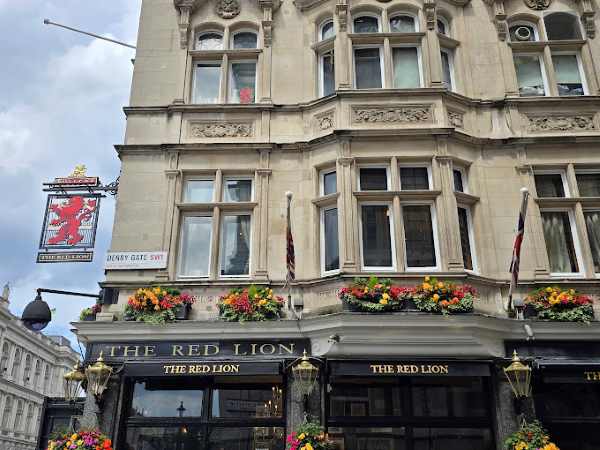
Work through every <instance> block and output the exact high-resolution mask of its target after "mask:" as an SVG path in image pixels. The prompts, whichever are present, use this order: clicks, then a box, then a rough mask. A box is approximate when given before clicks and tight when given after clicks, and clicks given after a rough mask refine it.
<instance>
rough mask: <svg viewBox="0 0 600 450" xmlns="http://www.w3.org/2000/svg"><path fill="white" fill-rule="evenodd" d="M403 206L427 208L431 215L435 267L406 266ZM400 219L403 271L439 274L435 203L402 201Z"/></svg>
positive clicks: (439, 263)
mask: <svg viewBox="0 0 600 450" xmlns="http://www.w3.org/2000/svg"><path fill="white" fill-rule="evenodd" d="M405 206H429V213H430V214H431V229H432V234H433V250H434V253H435V254H434V256H435V263H436V265H435V266H429V267H410V266H409V265H408V253H407V251H406V229H405V227H404V211H403V210H404V207H405ZM400 217H401V218H402V235H403V236H404V242H403V245H402V246H403V251H404V270H405V271H406V272H439V271H440V270H441V267H442V262H441V261H440V242H439V241H440V240H439V237H438V221H437V211H436V207H435V201H433V200H430V201H422V200H414V201H403V202H401V203H400Z"/></svg>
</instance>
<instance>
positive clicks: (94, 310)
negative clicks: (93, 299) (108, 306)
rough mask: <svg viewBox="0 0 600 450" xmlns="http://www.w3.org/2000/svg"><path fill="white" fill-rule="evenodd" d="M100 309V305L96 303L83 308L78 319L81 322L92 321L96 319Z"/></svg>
mask: <svg viewBox="0 0 600 450" xmlns="http://www.w3.org/2000/svg"><path fill="white" fill-rule="evenodd" d="M101 311H102V306H101V305H99V304H98V303H96V304H95V305H94V306H92V307H91V308H85V309H83V310H82V311H81V313H79V320H80V321H82V322H93V321H95V320H96V314H98V313H99V312H101Z"/></svg>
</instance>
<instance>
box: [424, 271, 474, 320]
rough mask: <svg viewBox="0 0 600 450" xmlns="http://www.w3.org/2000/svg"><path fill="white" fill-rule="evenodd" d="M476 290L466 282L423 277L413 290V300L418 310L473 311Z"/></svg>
mask: <svg viewBox="0 0 600 450" xmlns="http://www.w3.org/2000/svg"><path fill="white" fill-rule="evenodd" d="M476 298H477V291H476V290H475V288H473V287H472V286H469V285H468V284H462V285H461V284H454V283H450V282H448V281H438V279H437V278H435V277H425V279H424V280H423V283H421V284H419V285H418V286H417V287H416V288H415V291H414V297H413V299H414V302H415V305H416V306H417V309H418V310H419V311H424V312H431V313H441V314H456V313H469V312H473V302H474V301H475V299H476Z"/></svg>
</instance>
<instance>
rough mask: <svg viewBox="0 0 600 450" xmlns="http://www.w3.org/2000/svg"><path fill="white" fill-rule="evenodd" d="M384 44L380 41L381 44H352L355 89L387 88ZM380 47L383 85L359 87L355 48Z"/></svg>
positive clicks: (380, 67) (380, 68)
mask: <svg viewBox="0 0 600 450" xmlns="http://www.w3.org/2000/svg"><path fill="white" fill-rule="evenodd" d="M383 47H384V45H383V43H379V44H357V45H352V81H353V86H354V89H356V90H361V91H362V90H367V89H386V84H385V62H384V58H385V52H384V49H383ZM375 48H376V49H378V50H379V70H380V78H381V87H378V88H377V87H375V88H359V87H358V85H357V82H356V52H355V50H362V49H375Z"/></svg>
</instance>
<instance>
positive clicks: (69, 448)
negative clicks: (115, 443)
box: [46, 430, 112, 450]
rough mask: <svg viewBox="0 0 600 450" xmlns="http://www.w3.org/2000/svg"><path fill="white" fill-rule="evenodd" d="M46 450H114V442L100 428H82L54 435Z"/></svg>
mask: <svg viewBox="0 0 600 450" xmlns="http://www.w3.org/2000/svg"><path fill="white" fill-rule="evenodd" d="M46 450H112V442H111V440H110V439H109V438H108V437H107V436H105V435H104V434H102V433H101V432H100V431H98V430H85V431H84V430H81V431H78V432H73V433H60V434H58V435H56V436H54V437H53V438H52V439H51V440H49V441H48V447H46Z"/></svg>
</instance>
